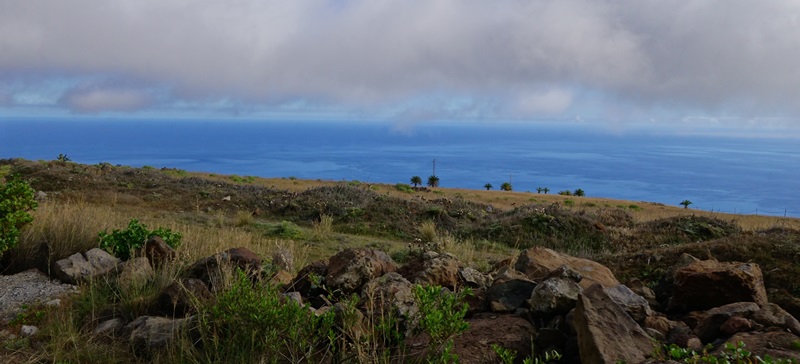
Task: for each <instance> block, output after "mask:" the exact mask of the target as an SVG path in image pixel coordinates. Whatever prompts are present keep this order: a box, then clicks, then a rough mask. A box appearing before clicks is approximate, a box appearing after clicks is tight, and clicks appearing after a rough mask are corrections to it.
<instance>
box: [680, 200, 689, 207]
mask: <svg viewBox="0 0 800 364" xmlns="http://www.w3.org/2000/svg"><path fill="white" fill-rule="evenodd" d="M691 204H692V201H689V200H683V201H681V203H679V205H681V206H683V208H685V209H688V208H689V205H691Z"/></svg>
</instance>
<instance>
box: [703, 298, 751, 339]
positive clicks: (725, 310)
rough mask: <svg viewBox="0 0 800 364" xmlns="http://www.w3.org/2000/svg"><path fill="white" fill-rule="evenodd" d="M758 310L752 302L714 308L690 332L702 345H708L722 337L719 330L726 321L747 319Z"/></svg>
mask: <svg viewBox="0 0 800 364" xmlns="http://www.w3.org/2000/svg"><path fill="white" fill-rule="evenodd" d="M758 310H759V307H758V305H757V304H755V303H753V302H737V303H731V304H728V305H724V306H720V307H716V308H713V309H711V310H708V312H706V313H705V317H704V318H703V319H702V320H701V321H700V322H699V323H698V324H697V326H696V327H695V328H694V330H692V332H693V333H694V334H695V335H697V337H698V338H700V340H701V341H702V342H703V343H710V342H713V341H714V340H716V339H717V338H718V337H719V336H720V335H722V332H721V331H720V328H721V327H722V324H724V323H725V322H726V321H728V319H730V318H731V317H742V318H747V317H750V316H751V315H752V314H753V313H754V312H756V311H758Z"/></svg>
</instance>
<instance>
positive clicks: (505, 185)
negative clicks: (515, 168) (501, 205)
mask: <svg viewBox="0 0 800 364" xmlns="http://www.w3.org/2000/svg"><path fill="white" fill-rule="evenodd" d="M500 189H501V190H503V191H511V190H513V189H514V188H513V187H512V186H511V183H508V182H503V184H502V185H500Z"/></svg>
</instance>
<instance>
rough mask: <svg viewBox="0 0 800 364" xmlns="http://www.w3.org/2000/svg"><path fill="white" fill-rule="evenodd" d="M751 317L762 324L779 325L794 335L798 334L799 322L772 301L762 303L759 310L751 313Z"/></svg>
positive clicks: (799, 330)
mask: <svg viewBox="0 0 800 364" xmlns="http://www.w3.org/2000/svg"><path fill="white" fill-rule="evenodd" d="M752 318H753V320H754V321H755V322H758V323H759V324H762V325H764V326H773V327H780V328H782V329H786V330H788V331H789V332H791V333H793V334H795V335H800V322H798V321H797V319H796V318H794V316H792V315H790V314H789V313H788V312H786V311H784V310H783V309H782V308H781V307H780V306H778V305H776V304H774V303H766V304H764V305H762V306H761V309H760V310H758V311H756V312H755V313H753V317H752Z"/></svg>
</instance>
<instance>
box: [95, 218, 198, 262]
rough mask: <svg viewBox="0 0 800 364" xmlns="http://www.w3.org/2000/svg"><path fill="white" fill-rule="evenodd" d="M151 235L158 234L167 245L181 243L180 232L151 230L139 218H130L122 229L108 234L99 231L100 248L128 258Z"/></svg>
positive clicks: (121, 257) (162, 229) (172, 245)
mask: <svg viewBox="0 0 800 364" xmlns="http://www.w3.org/2000/svg"><path fill="white" fill-rule="evenodd" d="M151 236H159V237H161V239H164V242H165V243H167V245H169V246H171V247H173V248H177V247H178V245H180V243H181V238H182V236H181V234H180V233H178V232H173V231H172V230H170V229H166V228H162V227H159V228H158V229H155V230H153V231H150V230H147V225H145V224H142V223H140V222H139V220H136V219H132V220H131V221H130V222H129V223H128V227H127V228H126V229H124V230H114V231H112V232H111V233H110V234H109V233H108V232H107V231H101V232H100V234H99V237H100V248H102V249H104V250H106V251H108V252H109V253H111V254H114V256H116V257H117V258H119V259H122V260H128V259H130V258H131V256H132V255H133V252H134V251H136V249H139V248H141V247H142V245H144V243H146V242H147V239H149V238H150V237H151Z"/></svg>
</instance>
